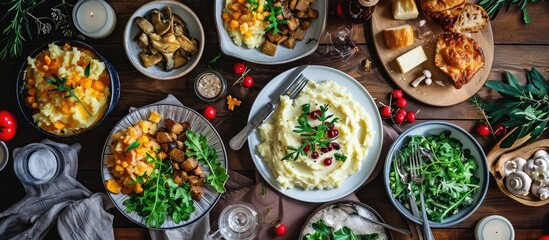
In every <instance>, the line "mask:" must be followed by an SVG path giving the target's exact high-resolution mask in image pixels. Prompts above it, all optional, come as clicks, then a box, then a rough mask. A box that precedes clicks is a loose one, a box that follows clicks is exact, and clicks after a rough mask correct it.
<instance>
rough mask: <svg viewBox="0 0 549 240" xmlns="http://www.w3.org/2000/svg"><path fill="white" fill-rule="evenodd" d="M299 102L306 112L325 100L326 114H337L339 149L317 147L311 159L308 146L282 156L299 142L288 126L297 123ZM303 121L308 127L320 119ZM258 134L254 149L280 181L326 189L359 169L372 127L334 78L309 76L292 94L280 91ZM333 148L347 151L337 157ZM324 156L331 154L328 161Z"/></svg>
mask: <svg viewBox="0 0 549 240" xmlns="http://www.w3.org/2000/svg"><path fill="white" fill-rule="evenodd" d="M304 104H310V111H311V112H312V111H315V110H318V109H319V108H320V106H322V105H324V104H328V110H327V113H326V115H330V114H333V115H334V117H337V118H339V121H338V122H336V123H335V124H334V129H337V130H338V131H339V135H338V137H337V138H336V139H335V140H333V142H336V143H337V144H338V145H339V147H340V149H333V150H331V151H328V152H323V151H321V150H320V149H319V147H316V152H317V153H318V157H317V158H316V159H313V158H312V157H311V156H312V151H309V152H308V153H307V156H303V155H301V156H300V157H298V159H297V160H293V158H290V159H288V160H282V159H283V158H284V157H285V156H287V155H288V154H289V153H291V150H289V149H288V147H292V148H299V147H300V146H301V145H302V140H303V139H302V137H300V135H299V134H298V133H295V132H293V130H294V129H295V127H296V125H298V121H297V119H298V117H299V116H300V115H301V113H302V112H303V111H302V108H301V107H302V105H304ZM308 122H309V124H310V125H311V126H312V127H315V126H317V125H319V124H321V123H320V122H318V120H313V119H311V118H308ZM259 134H260V137H261V140H262V143H261V144H260V145H258V151H259V153H260V155H261V156H262V157H263V159H264V160H265V162H266V163H267V164H268V165H269V168H270V169H271V171H272V172H273V174H274V176H275V177H276V180H277V181H278V182H279V183H280V184H281V185H282V186H283V187H285V188H293V187H300V188H303V189H331V188H337V187H339V186H341V184H342V183H343V182H344V180H345V179H346V178H347V177H348V176H350V175H351V174H353V173H355V172H357V171H359V170H360V168H361V167H362V162H363V161H364V159H365V158H366V156H367V154H368V148H369V146H370V145H371V141H372V138H373V135H374V134H375V133H374V132H373V129H372V123H371V119H370V116H369V115H368V114H367V113H366V111H365V110H364V108H363V107H362V106H360V104H359V103H357V102H355V101H354V100H353V99H352V96H351V95H350V94H349V93H348V92H347V89H346V88H344V87H342V86H340V85H338V84H336V83H335V82H333V81H326V82H320V83H317V82H314V81H309V83H308V85H307V86H306V87H305V88H304V89H303V91H302V92H301V93H300V94H299V95H298V97H297V98H296V99H294V100H292V99H290V98H288V97H287V96H281V97H280V104H279V105H278V106H277V107H276V109H275V112H274V113H273V115H272V117H271V118H270V119H269V120H267V122H265V123H264V124H263V125H261V126H260V127H259ZM336 154H339V155H344V156H346V160H344V161H340V160H336V156H335V155H336ZM326 158H331V161H330V162H331V163H330V164H329V165H328V164H326V162H325V159H326Z"/></svg>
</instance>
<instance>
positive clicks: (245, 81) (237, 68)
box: [233, 62, 254, 88]
mask: <svg viewBox="0 0 549 240" xmlns="http://www.w3.org/2000/svg"><path fill="white" fill-rule="evenodd" d="M233 72H234V73H235V74H238V75H240V77H239V78H238V79H237V80H236V82H234V83H233V86H234V85H236V84H237V83H240V84H241V85H242V86H243V87H245V88H251V87H252V86H253V85H254V78H253V77H252V76H249V75H246V74H248V72H250V69H249V68H248V67H246V65H244V63H241V62H237V63H235V64H234V65H233Z"/></svg>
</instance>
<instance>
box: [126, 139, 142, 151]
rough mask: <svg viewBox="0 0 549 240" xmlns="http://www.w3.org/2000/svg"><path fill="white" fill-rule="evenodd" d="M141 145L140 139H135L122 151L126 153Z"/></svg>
mask: <svg viewBox="0 0 549 240" xmlns="http://www.w3.org/2000/svg"><path fill="white" fill-rule="evenodd" d="M139 146H141V142H140V141H135V142H132V143H131V144H130V145H129V146H128V147H127V148H126V150H124V153H127V152H129V151H131V150H133V149H136V148H137V147H139Z"/></svg>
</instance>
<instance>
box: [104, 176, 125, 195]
mask: <svg viewBox="0 0 549 240" xmlns="http://www.w3.org/2000/svg"><path fill="white" fill-rule="evenodd" d="M105 186H106V187H107V190H109V192H111V193H114V194H119V193H120V191H122V184H121V183H120V181H117V180H114V179H109V180H107V181H105Z"/></svg>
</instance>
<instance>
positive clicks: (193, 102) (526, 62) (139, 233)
mask: <svg viewBox="0 0 549 240" xmlns="http://www.w3.org/2000/svg"><path fill="white" fill-rule="evenodd" d="M108 2H109V4H111V6H112V7H113V8H114V10H115V11H116V14H117V17H118V23H117V26H116V29H115V31H114V33H113V34H111V35H110V36H109V37H107V38H105V39H102V40H93V39H87V40H86V42H87V43H89V44H90V45H92V46H93V47H95V48H96V49H97V50H98V51H99V52H100V53H102V54H103V55H104V56H105V57H106V58H107V59H109V60H110V61H111V62H112V63H113V64H114V66H115V67H116V69H117V70H118V72H119V74H120V80H121V89H122V90H121V98H120V102H119V103H118V105H117V106H116V108H115V110H114V111H113V112H112V113H111V114H110V115H109V116H108V118H107V119H106V120H105V121H104V122H103V123H102V124H101V125H100V126H99V127H98V128H97V129H95V130H94V131H93V132H91V133H90V134H87V135H85V136H82V137H76V138H74V139H68V140H63V141H62V142H65V143H68V144H72V143H81V144H82V146H83V148H82V151H81V152H80V154H79V158H80V160H79V169H78V177H77V179H78V180H79V181H80V182H81V183H83V184H84V185H85V186H86V187H88V188H89V189H90V190H91V191H93V192H104V191H105V190H104V187H103V182H102V180H101V174H100V167H101V166H100V161H101V151H102V148H103V144H104V142H105V140H106V139H107V137H108V134H109V132H110V131H111V129H112V128H113V127H114V125H115V124H116V123H117V122H118V121H119V120H120V119H121V118H122V117H123V116H124V115H126V113H127V112H128V109H129V107H131V106H143V105H146V104H149V103H153V102H156V101H158V100H161V99H163V98H164V97H166V95H167V94H169V93H170V94H173V95H175V96H176V97H177V98H178V99H180V100H181V101H182V102H183V104H185V105H187V106H190V107H192V108H193V109H195V110H198V111H201V110H202V109H203V108H204V107H205V106H206V104H205V103H203V102H201V101H200V100H199V99H198V98H197V97H196V96H195V94H194V92H193V88H192V84H193V80H194V77H195V76H196V75H197V74H198V73H200V72H202V71H204V70H206V69H207V62H208V61H209V60H210V59H212V58H213V57H214V56H216V55H217V54H218V53H219V52H220V50H219V45H218V42H217V33H216V29H215V28H214V27H213V26H214V17H213V15H214V14H213V1H202V0H187V1H183V2H184V3H185V4H187V5H188V6H190V7H191V8H192V9H193V10H194V11H195V12H197V14H198V16H199V17H200V20H201V21H202V24H203V26H204V27H205V29H204V30H205V32H206V39H207V43H206V47H205V52H204V55H203V56H202V59H201V61H200V63H199V64H198V66H197V67H196V68H195V69H194V70H193V71H192V72H190V73H189V74H188V75H186V76H184V77H183V78H180V79H177V80H173V81H155V80H152V79H149V78H147V77H145V76H144V75H142V74H140V73H139V72H138V71H136V70H135V69H134V68H133V66H132V65H131V64H130V62H129V61H128V59H127V57H126V55H125V52H124V48H123V47H122V34H123V30H124V26H125V24H126V22H127V20H128V18H129V17H130V15H131V14H132V13H133V11H135V10H136V9H137V8H138V7H140V6H141V5H143V4H144V3H146V2H147V1H144V0H133V1H113V0H110V1H108ZM333 8H334V7H333V5H331V7H330V10H332V11H333ZM528 10H529V13H530V15H531V18H532V23H531V24H528V25H526V24H523V23H522V21H521V16H520V12H519V11H518V10H517V9H516V8H515V7H512V8H511V9H510V11H509V12H503V11H502V12H501V13H500V14H499V15H498V18H497V19H496V20H495V21H493V22H492V28H493V33H494V40H495V57H494V64H493V66H492V71H491V73H490V77H489V79H501V78H502V71H503V70H507V71H511V72H512V73H513V74H515V75H516V76H518V77H519V80H520V81H521V82H522V83H524V82H525V76H524V74H523V72H524V70H525V69H529V68H530V67H532V66H534V67H537V68H538V69H539V70H540V71H541V72H542V74H543V75H544V76H545V77H546V78H549V72H548V71H549V21H547V20H546V19H548V18H549V5H548V4H547V3H539V4H532V5H529V9H528ZM3 11H5V8H4V7H3V8H2V9H0V13H1V14H0V15H2V16H3V15H4V12H3ZM342 24H344V22H342V21H341V20H338V19H337V18H336V17H335V16H333V15H331V14H329V18H328V21H327V29H329V28H333V27H337V26H340V25H342ZM353 29H354V31H353V40H354V41H355V42H357V43H358V46H359V48H360V52H359V53H358V54H355V55H354V56H353V57H352V58H351V60H350V61H349V62H348V64H343V63H341V62H340V61H330V60H327V59H326V58H323V57H322V56H321V55H319V54H317V53H313V54H312V55H310V56H308V57H305V58H303V59H301V60H298V61H294V62H291V63H287V64H281V65H275V66H262V65H256V64H248V66H249V67H250V68H251V69H252V71H251V72H250V73H251V74H252V75H253V76H254V79H255V85H254V87H252V88H251V89H249V90H247V89H244V88H234V89H233V94H235V95H237V96H239V98H240V99H241V100H242V106H240V107H238V108H236V109H235V111H232V112H231V111H227V110H225V109H226V108H225V106H224V103H220V104H219V105H216V108H217V109H218V116H217V118H215V119H214V120H212V124H213V125H214V126H215V127H216V129H217V131H218V132H219V133H220V134H221V136H222V138H223V141H224V143H225V145H226V146H227V153H228V155H229V167H230V169H233V170H237V171H239V172H241V173H243V174H245V175H248V176H254V165H253V162H252V160H251V158H250V154H249V150H248V149H247V148H243V149H241V150H239V151H233V150H231V149H230V148H229V147H228V141H229V139H230V138H231V137H232V136H234V135H235V134H236V132H237V131H238V130H239V129H241V128H242V127H243V126H244V125H245V123H246V119H247V117H248V112H249V110H250V107H251V105H252V102H253V101H254V99H255V97H256V96H257V94H258V93H259V91H261V89H262V87H263V86H265V84H267V83H268V82H269V80H270V79H271V78H273V77H274V76H276V75H277V74H279V73H281V72H283V71H285V70H287V69H289V68H292V67H295V66H298V65H301V64H318V65H326V66H330V67H334V68H337V69H340V70H343V71H345V72H347V73H348V74H350V75H351V76H353V77H354V78H355V79H356V80H358V81H359V82H360V83H361V84H362V85H363V86H364V87H365V88H366V89H367V90H368V91H369V92H370V94H372V95H373V97H375V98H377V100H378V101H384V102H385V101H386V100H385V97H386V94H387V93H388V92H390V91H392V89H393V83H392V82H391V81H390V80H388V78H387V76H386V73H385V72H384V71H383V68H382V67H381V65H380V63H379V62H378V58H377V57H376V55H375V51H374V50H373V45H372V41H371V36H370V34H369V32H370V27H369V23H367V24H364V26H363V25H356V26H354V28H353ZM54 39H56V38H55V37H54V36H52V35H46V36H45V37H35V38H33V40H29V41H26V42H25V45H24V48H23V50H24V53H23V56H26V55H27V54H29V53H30V52H31V51H32V50H33V49H34V48H35V47H37V46H38V45H41V44H43V43H46V42H48V41H51V40H54ZM322 44H325V42H323V43H322ZM364 58H367V59H370V60H371V61H373V63H374V70H373V71H370V72H365V71H363V70H362V69H361V67H360V66H359V64H358V63H359V61H360V60H361V59H364ZM23 61H24V58H23V57H20V58H17V59H6V60H3V61H2V62H1V64H0V72H1V73H2V83H1V86H2V87H0V96H1V97H0V99H1V100H0V109H7V110H10V111H11V112H13V113H15V114H16V116H17V117H18V119H19V130H18V133H17V135H16V137H15V138H14V139H13V140H11V141H8V142H7V145H8V147H9V149H10V152H11V151H13V149H14V148H18V147H23V146H25V145H27V144H29V143H33V142H39V141H41V140H42V139H44V136H42V135H40V134H39V133H38V131H36V130H35V129H34V128H33V127H32V126H30V125H29V124H28V123H27V122H25V121H24V118H23V116H22V114H21V112H20V110H19V109H18V107H17V103H16V96H15V80H16V78H17V74H18V69H19V68H20V66H21V64H22V62H23ZM236 61H238V60H237V59H233V58H230V57H226V56H223V57H222V58H221V61H220V62H219V63H218V65H217V66H216V69H217V70H218V71H220V72H221V73H222V74H224V75H225V76H226V77H227V78H228V80H229V82H233V81H234V80H235V79H234V74H232V64H233V63H234V62H236ZM479 93H480V95H481V96H482V97H485V98H497V97H498V95H497V93H495V92H493V91H489V90H488V89H486V88H483V89H481V90H480V92H479ZM409 102H410V103H409V104H410V106H409V107H408V108H409V109H410V110H414V111H415V110H417V109H421V113H420V114H419V115H418V121H417V122H424V121H429V120H443V121H449V122H452V123H455V124H457V125H459V126H461V127H463V128H464V129H466V130H468V131H470V132H474V126H475V124H477V123H478V121H479V119H481V118H482V117H481V115H480V114H479V113H478V112H477V111H476V110H475V108H474V107H473V106H472V105H471V104H469V103H467V102H464V103H461V104H458V105H455V106H452V107H446V108H438V107H430V106H427V105H425V104H420V103H418V102H415V101H413V100H410V101H409ZM417 122H416V123H417ZM412 125H413V124H408V125H406V126H405V127H404V128H407V127H409V126H412ZM477 140H479V142H480V143H481V145H482V146H483V147H484V150H485V151H488V150H490V148H491V147H492V146H493V144H494V142H493V141H489V140H486V139H483V138H481V137H477ZM491 181H493V178H491ZM0 183H1V184H0V193H1V194H0V196H1V197H0V211H4V210H6V209H7V208H8V207H9V206H10V205H12V204H14V203H15V202H16V201H18V200H20V199H21V198H22V197H23V196H24V190H23V187H22V185H21V183H20V182H19V180H18V179H17V177H16V176H15V174H14V171H13V159H10V160H9V163H8V166H7V167H6V168H5V169H4V170H3V171H1V172H0ZM382 183H383V181H382V178H381V177H377V178H376V179H375V180H374V181H373V182H371V183H370V184H368V185H367V186H366V187H365V190H366V191H363V192H367V193H368V194H363V195H361V196H359V197H360V199H361V200H362V202H364V203H366V204H368V205H370V206H371V207H373V208H374V209H376V210H377V211H378V212H379V213H380V214H381V215H382V216H383V218H384V219H385V220H386V221H387V222H389V223H391V224H394V225H400V226H406V221H405V219H404V218H403V217H402V216H400V215H399V214H398V213H397V211H396V209H395V208H394V207H393V206H392V205H391V204H390V203H389V201H387V198H388V196H387V195H386V194H385V190H384V189H383V184H382ZM111 212H112V213H113V214H114V215H115V219H114V227H115V234H116V236H117V238H119V239H143V238H148V237H149V235H148V232H147V231H146V229H144V228H140V227H138V226H137V225H135V224H133V223H132V222H130V221H129V220H128V219H126V218H125V217H123V216H122V215H121V214H120V213H119V212H118V210H115V209H113V210H111ZM492 214H498V215H502V216H504V217H506V218H507V219H509V220H510V221H511V222H512V223H513V225H514V227H515V231H516V238H517V239H535V238H537V237H538V236H541V235H542V234H549V207H548V206H544V207H537V208H534V207H527V206H524V205H522V204H520V203H518V202H515V201H514V200H512V199H510V198H508V197H506V196H505V195H504V194H503V193H502V192H501V191H500V190H499V189H498V188H497V186H496V184H495V183H494V182H491V183H490V188H489V190H488V194H487V196H486V198H485V199H484V202H483V203H482V205H481V206H480V208H479V209H478V210H477V211H476V212H475V213H474V214H473V215H472V216H470V217H469V218H468V219H466V220H465V221H463V222H461V223H459V224H457V225H454V226H452V227H451V228H442V229H434V230H433V232H434V236H435V238H436V239H473V238H474V227H475V224H476V223H477V222H478V221H479V220H480V219H481V218H483V217H485V216H488V215H492ZM289 227H301V226H289ZM52 232H53V233H50V234H49V235H48V236H51V237H52V238H56V235H55V230H53V231H52ZM394 236H395V239H409V238H408V237H407V236H403V235H396V234H395V235H394Z"/></svg>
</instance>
